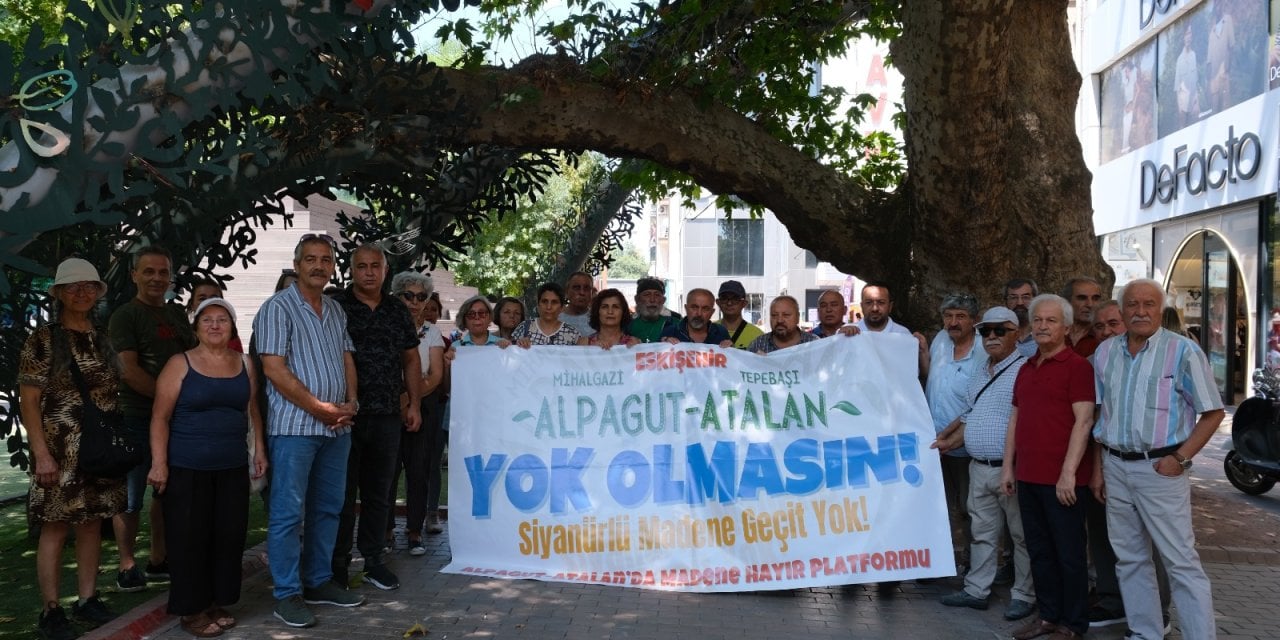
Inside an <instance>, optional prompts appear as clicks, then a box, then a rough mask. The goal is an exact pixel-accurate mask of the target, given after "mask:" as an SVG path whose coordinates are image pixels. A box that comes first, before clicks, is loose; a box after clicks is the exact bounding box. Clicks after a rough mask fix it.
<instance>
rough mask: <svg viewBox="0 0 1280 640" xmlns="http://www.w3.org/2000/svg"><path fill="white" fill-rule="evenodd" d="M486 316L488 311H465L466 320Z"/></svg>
mask: <svg viewBox="0 0 1280 640" xmlns="http://www.w3.org/2000/svg"><path fill="white" fill-rule="evenodd" d="M488 317H489V312H488V311H468V312H467V313H466V318H467V319H468V320H479V319H480V318H488Z"/></svg>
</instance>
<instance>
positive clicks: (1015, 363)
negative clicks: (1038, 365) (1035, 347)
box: [961, 349, 1027, 460]
mask: <svg viewBox="0 0 1280 640" xmlns="http://www.w3.org/2000/svg"><path fill="white" fill-rule="evenodd" d="M988 362H990V358H988V359H986V360H983V362H982V364H983V366H982V367H981V368H979V369H978V371H977V373H974V374H973V376H972V377H970V378H969V388H968V390H967V392H966V393H965V399H966V400H968V402H969V410H968V411H967V412H965V413H964V415H962V416H961V418H962V419H963V420H964V446H965V448H966V449H967V450H968V451H969V455H971V456H973V457H975V458H982V459H983V460H999V459H1001V458H1004V440H1005V435H1006V434H1007V433H1008V431H1009V414H1010V413H1012V411H1013V383H1014V382H1015V381H1016V380H1017V379H1018V371H1019V370H1020V369H1022V365H1024V364H1026V362H1027V359H1026V358H1025V357H1024V356H1023V355H1022V354H1021V353H1018V351H1017V350H1016V349H1015V350H1014V351H1013V353H1011V354H1009V355H1008V356H1007V357H1005V359H1004V360H1001V361H1000V362H997V363H996V366H995V367H994V368H988V367H987V366H986V365H987V363H988ZM996 374H1000V377H999V378H996V379H995V381H994V382H991V376H994V375H996ZM988 382H991V384H990V385H988V384H987V383H988ZM983 387H986V389H987V390H986V391H982V388H983ZM979 391H982V396H981V397H978V392H979Z"/></svg>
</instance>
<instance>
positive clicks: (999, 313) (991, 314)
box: [974, 307, 1018, 327]
mask: <svg viewBox="0 0 1280 640" xmlns="http://www.w3.org/2000/svg"><path fill="white" fill-rule="evenodd" d="M1006 322H1008V323H1010V324H1012V325H1015V326H1016V325H1017V324H1018V314H1016V313H1014V312H1013V311H1012V310H1010V309H1009V308H1008V307H991V308H990V309H987V312H986V313H984V314H982V322H979V323H978V324H977V325H974V326H977V327H982V326H985V325H989V324H1004V323H1006Z"/></svg>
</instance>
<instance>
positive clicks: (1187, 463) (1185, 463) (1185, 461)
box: [1171, 451, 1191, 471]
mask: <svg viewBox="0 0 1280 640" xmlns="http://www.w3.org/2000/svg"><path fill="white" fill-rule="evenodd" d="M1171 455H1172V456H1173V459H1174V460H1177V461H1178V464H1180V465H1182V470H1183V471H1186V470H1187V469H1190V468H1191V458H1184V457H1182V454H1180V453H1178V452H1177V451H1174V452H1173V453H1172V454H1171Z"/></svg>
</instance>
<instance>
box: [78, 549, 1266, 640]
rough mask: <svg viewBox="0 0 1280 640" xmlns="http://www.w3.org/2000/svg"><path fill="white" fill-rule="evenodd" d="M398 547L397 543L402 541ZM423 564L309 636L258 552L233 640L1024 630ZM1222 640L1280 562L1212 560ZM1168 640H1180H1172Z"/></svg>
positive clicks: (888, 598)
mask: <svg viewBox="0 0 1280 640" xmlns="http://www.w3.org/2000/svg"><path fill="white" fill-rule="evenodd" d="M401 535H402V534H401ZM427 543H428V544H427V548H428V553H427V555H425V556H422V557H417V558H415V557H411V556H410V555H409V554H408V552H407V550H406V545H405V541H404V539H403V537H401V539H400V540H398V541H397V545H396V551H395V552H394V554H393V556H392V559H391V563H390V565H391V567H392V569H393V570H394V571H396V572H397V573H398V574H399V577H400V582H401V584H402V585H403V586H401V588H400V589H399V590H396V591H379V590H378V589H376V588H374V587H372V586H369V585H365V586H363V587H361V588H360V592H361V593H363V594H365V595H366V596H367V597H368V603H367V604H365V605H364V606H363V607H359V608H355V609H342V608H338V607H326V606H316V607H313V611H314V612H315V613H316V615H317V617H318V618H319V620H320V622H319V624H318V625H317V626H315V627H313V628H310V629H292V628H289V627H286V626H285V625H284V624H282V623H281V622H280V621H278V620H276V619H275V618H274V617H273V616H272V606H273V605H274V600H273V598H272V596H271V578H270V572H269V571H267V570H266V568H265V567H264V566H263V563H262V556H261V554H262V549H261V548H255V549H251V550H250V551H248V552H246V555H245V560H246V561H245V564H246V579H245V583H244V590H243V593H242V596H241V601H240V603H239V604H237V605H236V606H234V607H232V608H231V611H232V612H233V613H234V614H235V615H236V616H238V617H239V619H240V623H239V625H238V626H237V627H236V628H234V629H232V630H230V631H229V632H227V633H226V634H225V635H224V636H223V637H224V638H227V639H228V640H238V639H255V640H256V639H260V638H270V639H274V640H288V639H291V638H306V639H311V638H315V639H327V640H364V639H373V638H404V637H405V636H404V634H405V632H406V631H409V630H410V629H411V628H412V627H414V625H416V624H420V625H422V627H423V628H424V629H426V631H427V634H426V635H425V636H424V637H425V638H428V639H435V640H446V639H449V638H455V639H461V638H530V639H537V640H541V639H544V638H545V639H552V638H564V639H579V638H580V639H584V640H586V639H591V640H599V639H605V638H635V639H649V638H652V639H654V640H659V639H661V640H672V639H680V638H696V639H698V640H704V639H705V640H716V639H724V640H754V639H757V638H759V639H765V638H806V639H824V638H845V639H847V638H873V639H878V638H884V639H893V640H911V639H916V638H918V639H921V640H941V639H944V638H974V639H988V638H1008V637H1009V633H1010V631H1011V630H1012V629H1013V628H1015V627H1016V626H1017V624H1018V623H1009V622H1005V621H1004V618H1003V615H1002V614H1003V612H1004V609H1005V607H1006V606H1007V605H1008V593H1009V592H1008V587H997V588H996V591H995V593H994V594H993V596H992V602H991V608H990V609H988V610H987V611H975V610H971V609H954V608H949V607H944V606H942V605H941V604H939V603H938V598H939V597H941V596H942V595H944V594H946V593H950V592H951V591H954V590H955V589H957V588H959V586H960V582H959V580H958V579H954V578H953V579H946V580H937V581H932V582H928V583H918V582H914V581H910V582H902V583H897V584H881V585H854V586H847V587H835V588H815V589H798V590H790V591H771V592H755V593H740V594H686V593H668V592H659V591H647V590H641V589H629V588H620V587H605V586H590V585H576V584H558V583H548V582H534V581H527V580H517V581H511V580H494V579H483V578H475V577H469V576H459V575H445V574H442V573H440V572H439V569H440V568H441V567H443V566H444V565H445V564H446V563H447V561H448V559H449V547H448V534H444V535H440V536H431V537H429V538H428V540H427ZM1204 555H1205V556H1206V558H1205V568H1206V570H1207V571H1208V572H1209V575H1210V578H1211V579H1212V581H1213V590H1214V598H1215V605H1216V607H1217V611H1218V629H1219V637H1220V638H1238V639H1241V640H1245V639H1254V640H1263V639H1268V640H1271V639H1274V638H1276V637H1278V636H1280V632H1278V631H1277V627H1276V623H1275V615H1276V614H1275V611H1276V604H1277V602H1278V601H1280V598H1278V597H1277V595H1276V594H1278V593H1280V562H1270V563H1268V564H1250V563H1248V562H1237V561H1232V558H1231V554H1230V553H1229V552H1228V551H1225V550H1206V552H1205V553H1204ZM164 606H165V595H164V593H163V592H157V596H156V598H154V599H153V600H151V601H149V602H148V603H146V604H144V605H143V606H141V607H138V608H137V609H134V610H133V611H131V612H128V613H126V614H125V615H124V616H122V617H121V619H120V620H117V621H115V622H113V623H112V624H111V625H108V626H106V627H103V628H101V629H98V630H96V631H95V632H93V633H92V634H89V635H86V636H84V637H85V638H86V639H87V640H95V639H96V640H101V639H105V638H111V639H126V638H127V639H133V638H162V639H166V640H185V639H186V638H190V637H191V636H190V635H189V634H187V633H186V632H184V631H183V630H182V629H181V628H180V627H179V626H178V621H177V618H174V617H171V616H167V615H165V613H164ZM1124 631H1125V627H1124V625H1123V624H1119V625H1114V626H1111V627H1105V628H1102V629H1096V630H1093V631H1091V632H1090V633H1089V634H1088V637H1089V638H1096V639H1098V640H1112V639H1117V638H1123V636H1124ZM1169 637H1170V638H1175V639H1176V638H1181V635H1180V634H1179V633H1178V632H1177V631H1176V627H1175V632H1174V633H1173V634H1172V635H1171V636H1169Z"/></svg>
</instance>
